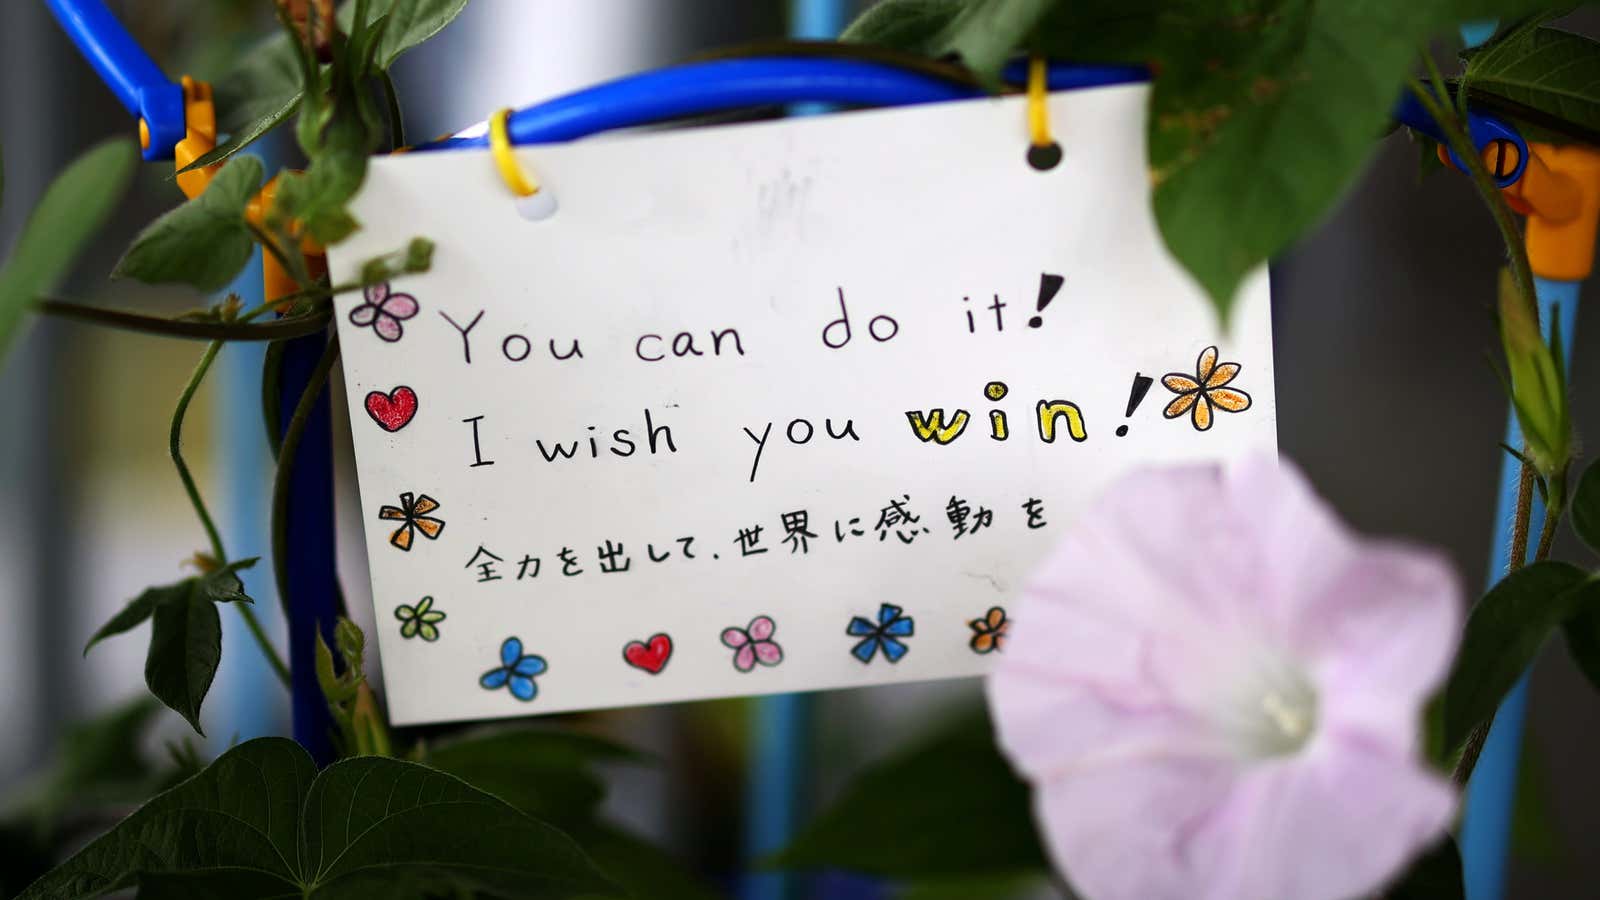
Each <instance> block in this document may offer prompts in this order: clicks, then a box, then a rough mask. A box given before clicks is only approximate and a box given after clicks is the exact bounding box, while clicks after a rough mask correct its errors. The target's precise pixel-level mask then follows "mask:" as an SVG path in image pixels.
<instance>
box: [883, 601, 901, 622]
mask: <svg viewBox="0 0 1600 900" xmlns="http://www.w3.org/2000/svg"><path fill="white" fill-rule="evenodd" d="M899 617H900V607H898V606H895V605H894V604H893V603H883V604H880V605H879V606H878V624H879V625H887V624H889V623H890V622H893V621H894V620H895V619H897V618H899Z"/></svg>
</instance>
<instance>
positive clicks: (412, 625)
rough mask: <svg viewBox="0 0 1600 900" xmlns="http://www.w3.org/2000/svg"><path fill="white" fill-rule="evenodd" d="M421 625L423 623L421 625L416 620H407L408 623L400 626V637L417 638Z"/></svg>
mask: <svg viewBox="0 0 1600 900" xmlns="http://www.w3.org/2000/svg"><path fill="white" fill-rule="evenodd" d="M419 624H421V623H419V622H418V621H417V620H416V619H407V620H406V623H405V624H404V625H401V626H400V636H401V637H403V638H410V637H415V636H416V634H417V626H418V625H419Z"/></svg>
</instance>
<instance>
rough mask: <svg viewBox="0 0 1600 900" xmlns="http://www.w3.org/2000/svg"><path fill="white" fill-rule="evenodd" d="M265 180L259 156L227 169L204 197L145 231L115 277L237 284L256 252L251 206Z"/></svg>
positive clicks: (208, 287) (203, 286)
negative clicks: (247, 215)
mask: <svg viewBox="0 0 1600 900" xmlns="http://www.w3.org/2000/svg"><path fill="white" fill-rule="evenodd" d="M261 177H262V166H261V160H259V159H256V158H255V157H253V156H241V157H239V158H237V159H235V160H233V161H232V162H230V163H228V164H227V165H226V166H223V168H222V170H221V171H220V172H218V173H217V175H216V177H215V178H213V179H212V180H211V183H210V185H208V186H207V187H206V189H205V192H204V193H202V194H201V195H200V196H198V197H196V198H194V199H193V200H190V201H189V202H187V203H185V204H183V205H182V206H179V207H177V208H176V209H173V210H170V211H168V212H167V213H165V214H164V215H162V216H161V217H160V218H159V219H156V220H155V221H154V222H151V223H150V224H149V225H148V226H146V227H145V229H144V230H143V231H141V232H139V236H138V237H136V238H134V241H133V245H132V246H131V247H129V248H128V252H127V253H126V254H124V255H123V257H122V261H121V262H119V263H117V268H116V270H115V271H114V272H112V275H113V277H116V278H134V279H138V280H139V281H143V282H145V283H147V284H171V283H181V284H189V285H193V286H194V287H197V288H199V289H200V290H203V291H214V290H217V289H219V288H221V287H222V286H224V285H226V284H227V283H228V282H230V281H232V280H233V279H234V277H235V276H237V275H238V274H239V270H241V269H243V268H244V266H245V263H247V262H249V261H250V254H251V251H252V250H253V249H254V247H255V240H254V238H253V237H252V235H251V232H250V227H249V225H248V224H247V223H246V222H245V207H246V206H247V205H248V204H249V203H250V200H251V199H252V198H253V197H255V195H256V192H257V191H258V190H260V188H261Z"/></svg>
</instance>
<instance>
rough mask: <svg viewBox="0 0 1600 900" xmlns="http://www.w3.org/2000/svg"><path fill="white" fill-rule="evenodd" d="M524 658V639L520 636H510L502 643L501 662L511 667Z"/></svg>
mask: <svg viewBox="0 0 1600 900" xmlns="http://www.w3.org/2000/svg"><path fill="white" fill-rule="evenodd" d="M520 659H522V641H521V639H519V638H514V637H508V638H506V639H505V641H504V642H503V643H502V644H501V645H500V664H501V665H503V666H505V667H506V668H508V669H509V668H511V667H512V666H514V665H516V664H517V661H518V660H520Z"/></svg>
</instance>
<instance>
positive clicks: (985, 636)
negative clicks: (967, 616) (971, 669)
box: [970, 631, 994, 653]
mask: <svg viewBox="0 0 1600 900" xmlns="http://www.w3.org/2000/svg"><path fill="white" fill-rule="evenodd" d="M970 644H971V646H972V650H973V652H974V653H988V652H990V651H991V650H993V649H994V634H993V633H991V632H987V631H985V632H982V633H980V634H975V635H973V636H972V640H971V642H970Z"/></svg>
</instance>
